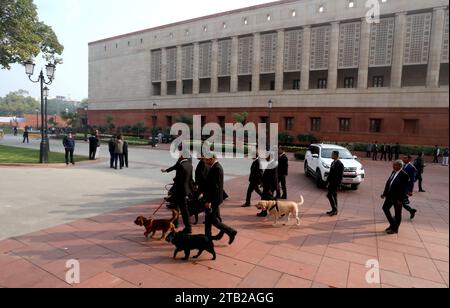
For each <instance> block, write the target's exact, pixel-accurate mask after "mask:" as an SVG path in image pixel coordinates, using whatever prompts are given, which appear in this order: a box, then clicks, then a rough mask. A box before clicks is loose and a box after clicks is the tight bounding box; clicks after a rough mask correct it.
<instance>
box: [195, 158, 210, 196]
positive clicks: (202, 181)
mask: <svg viewBox="0 0 450 308" xmlns="http://www.w3.org/2000/svg"><path fill="white" fill-rule="evenodd" d="M198 160H199V163H198V165H197V168H196V169H195V187H196V191H195V199H197V200H198V198H199V197H200V196H201V195H202V194H204V193H205V190H206V183H207V180H208V173H209V166H208V163H207V162H206V158H205V157H204V156H202V157H200V158H199V159H198Z"/></svg>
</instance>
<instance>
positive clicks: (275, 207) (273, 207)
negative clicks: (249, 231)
mask: <svg viewBox="0 0 450 308" xmlns="http://www.w3.org/2000/svg"><path fill="white" fill-rule="evenodd" d="M274 209H277V212H279V211H280V208H279V207H278V201H277V202H276V203H275V205H274V206H272V207H271V208H270V209H269V212H272V211H273V210H274Z"/></svg>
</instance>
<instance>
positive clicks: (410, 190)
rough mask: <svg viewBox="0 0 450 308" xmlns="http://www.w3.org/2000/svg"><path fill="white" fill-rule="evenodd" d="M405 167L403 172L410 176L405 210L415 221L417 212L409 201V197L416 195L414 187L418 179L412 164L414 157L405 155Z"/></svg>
mask: <svg viewBox="0 0 450 308" xmlns="http://www.w3.org/2000/svg"><path fill="white" fill-rule="evenodd" d="M402 160H403V163H404V167H403V171H405V172H406V173H407V174H408V176H409V184H408V187H407V189H406V195H405V199H404V201H403V208H404V209H405V210H407V211H408V212H409V214H411V220H413V219H414V218H415V217H416V213H417V210H416V209H413V208H412V207H411V202H410V200H409V197H412V196H413V194H414V185H415V183H416V178H417V169H416V167H414V165H413V164H412V163H411V161H412V157H411V155H405V156H403V158H402Z"/></svg>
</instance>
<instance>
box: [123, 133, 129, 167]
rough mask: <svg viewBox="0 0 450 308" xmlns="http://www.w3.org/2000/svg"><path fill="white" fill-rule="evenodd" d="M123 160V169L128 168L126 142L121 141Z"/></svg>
mask: <svg viewBox="0 0 450 308" xmlns="http://www.w3.org/2000/svg"><path fill="white" fill-rule="evenodd" d="M123 160H124V164H125V167H126V168H128V141H126V140H125V139H123Z"/></svg>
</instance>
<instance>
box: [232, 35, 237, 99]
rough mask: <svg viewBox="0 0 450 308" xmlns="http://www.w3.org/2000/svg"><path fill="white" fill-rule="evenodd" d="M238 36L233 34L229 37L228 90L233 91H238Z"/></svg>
mask: <svg viewBox="0 0 450 308" xmlns="http://www.w3.org/2000/svg"><path fill="white" fill-rule="evenodd" d="M238 57H239V38H238V37H237V36H233V37H232V39H231V68H230V73H231V84H230V90H231V92H233V93H235V92H237V91H238V80H239V78H238V64H239V59H238Z"/></svg>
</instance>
